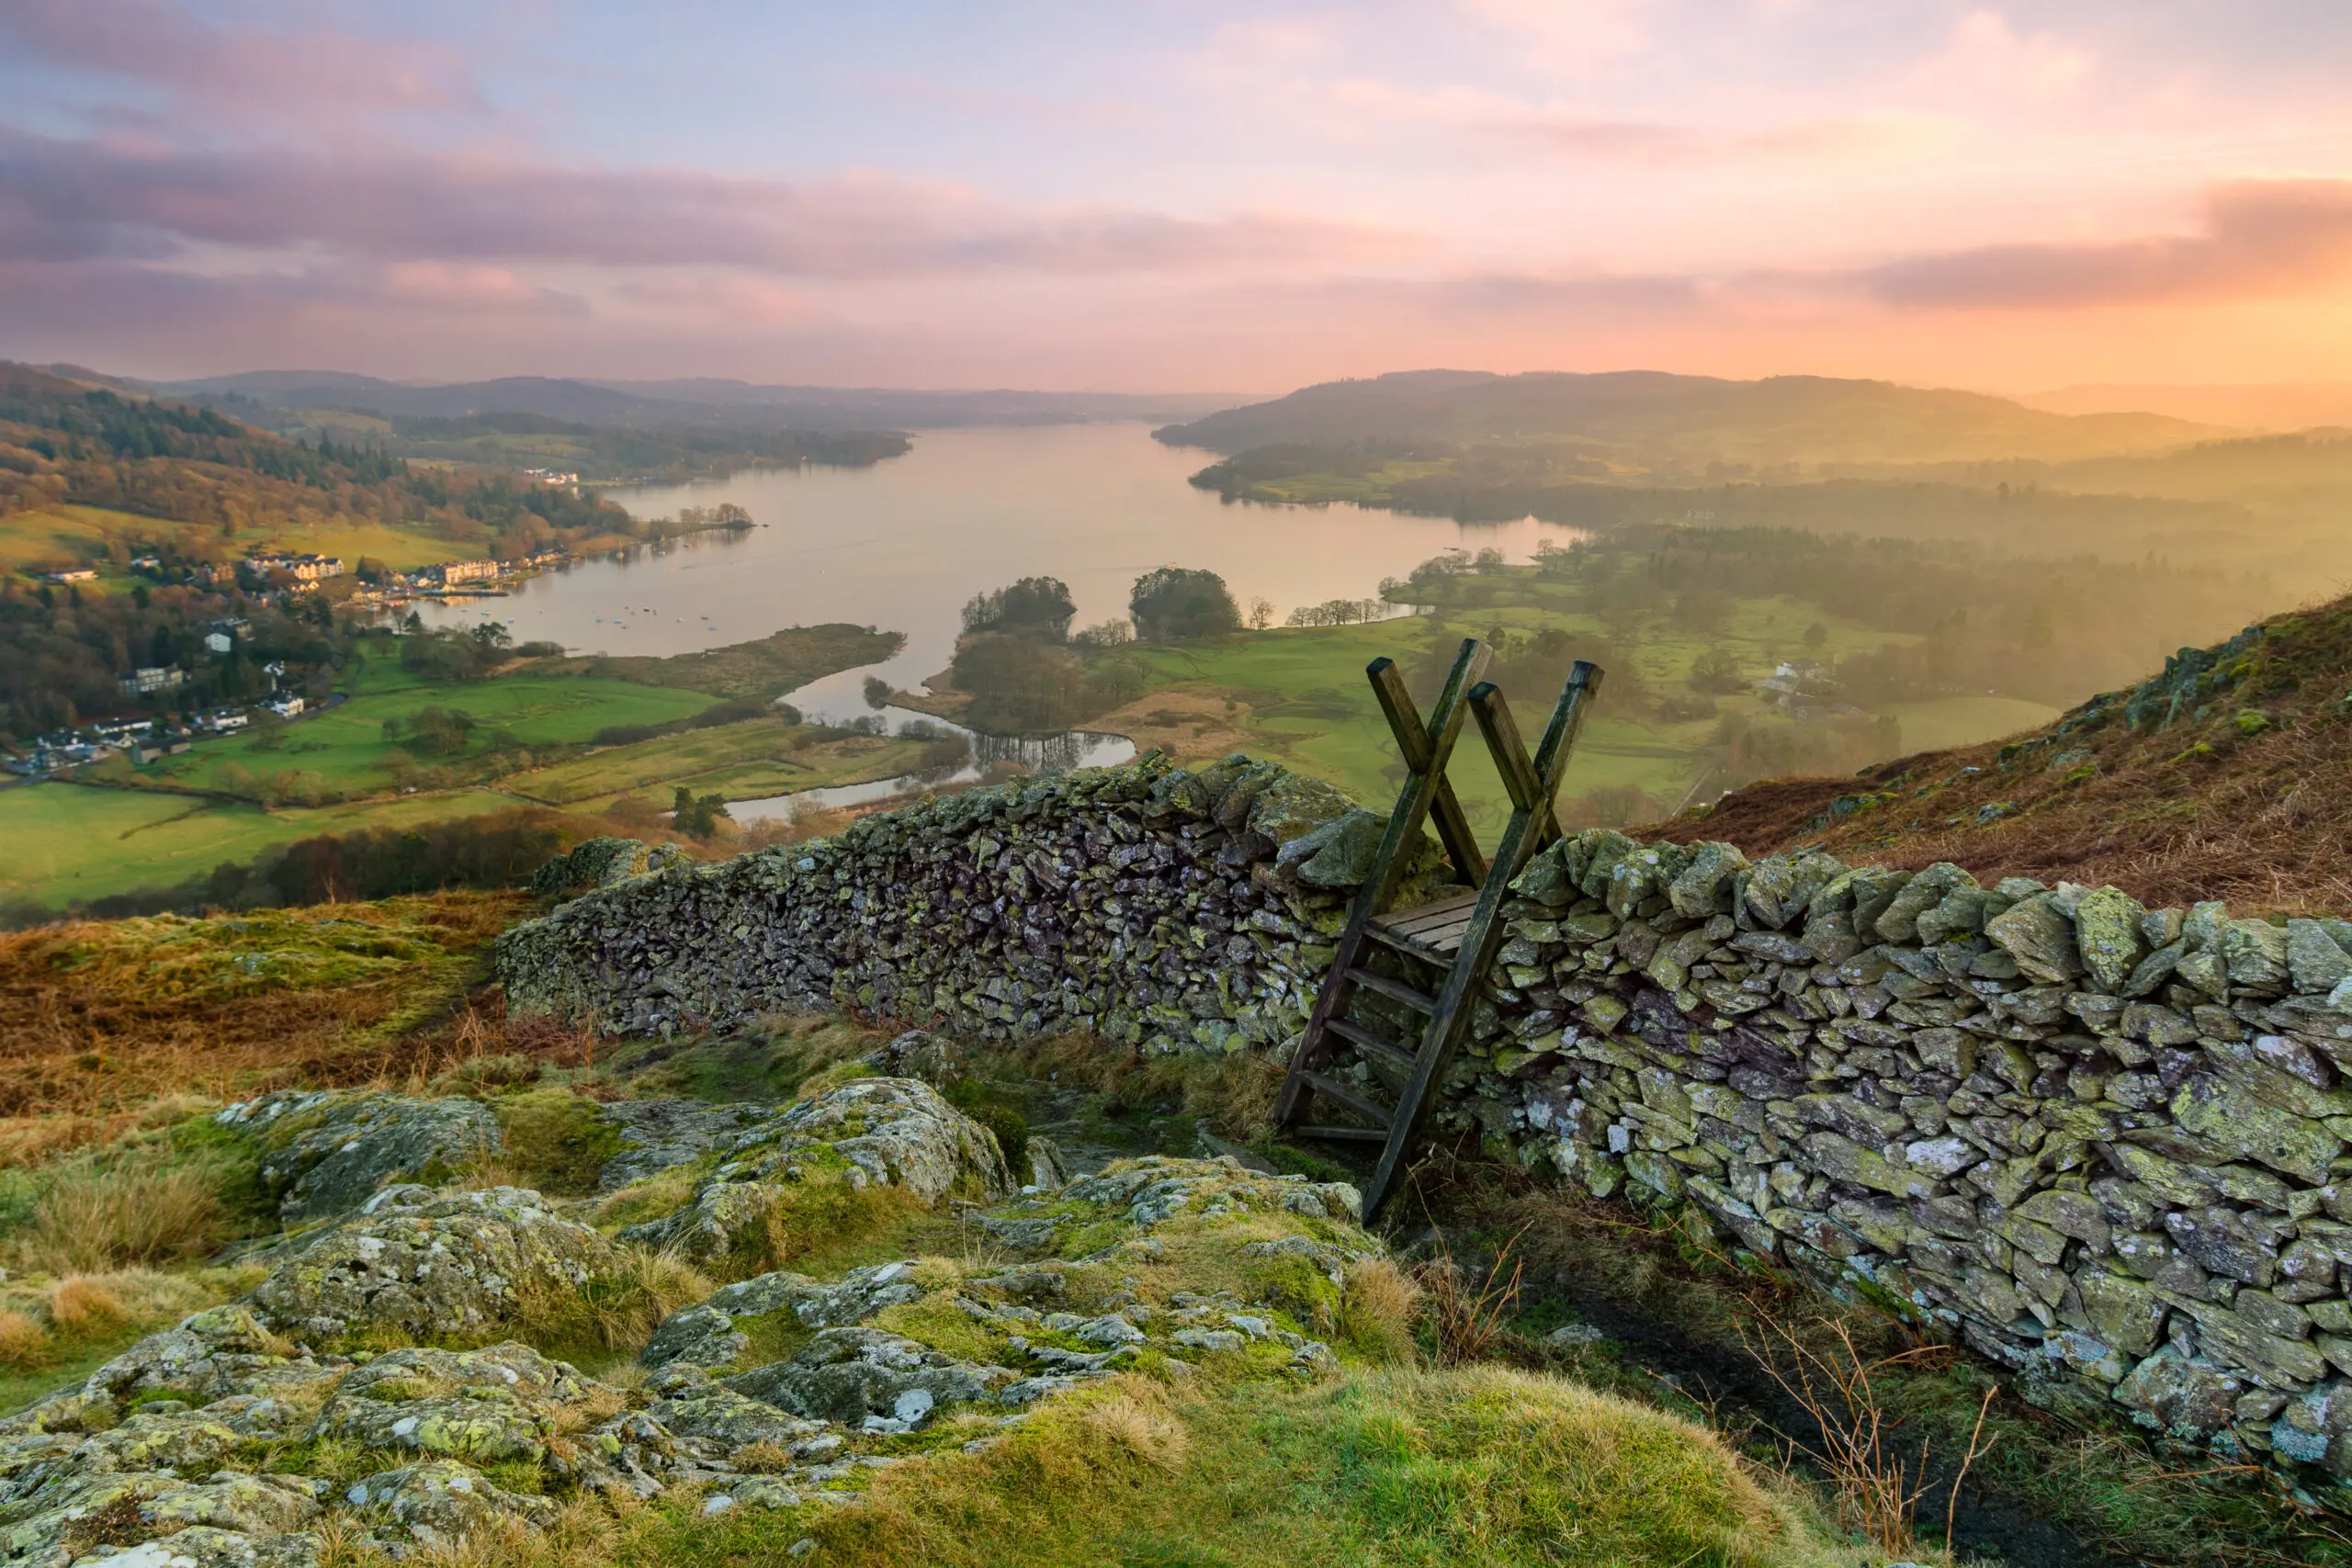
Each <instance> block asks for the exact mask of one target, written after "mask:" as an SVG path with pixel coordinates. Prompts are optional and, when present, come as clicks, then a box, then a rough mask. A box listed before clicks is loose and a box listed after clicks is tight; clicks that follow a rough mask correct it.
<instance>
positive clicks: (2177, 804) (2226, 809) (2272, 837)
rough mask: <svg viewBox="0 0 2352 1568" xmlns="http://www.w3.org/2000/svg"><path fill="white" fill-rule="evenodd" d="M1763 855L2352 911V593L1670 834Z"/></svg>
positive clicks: (1725, 809) (1773, 784)
mask: <svg viewBox="0 0 2352 1568" xmlns="http://www.w3.org/2000/svg"><path fill="white" fill-rule="evenodd" d="M1648 836H1650V837H1653V838H1661V839H1667V840H1676V841H1683V842H1688V841H1691V840H1697V839H1699V838H1702V837H1703V838H1708V839H1728V840H1732V841H1733V842H1735V843H1737V844H1738V845H1739V846H1740V847H1741V848H1742V849H1744V850H1746V851H1747V852H1748V853H1749V854H1750V855H1757V854H1762V853H1766V852H1770V851H1774V850H1781V849H1788V848H1792V847H1793V846H1797V845H1821V846H1826V847H1827V848H1829V849H1831V850H1833V851H1836V852H1839V853H1842V854H1845V855H1848V856H1860V857H1863V858H1867V859H1871V860H1875V861H1882V862H1884V863H1888V864H1893V865H1901V866H1912V867H1917V866H1924V865H1927V864H1928V863H1931V862H1935V861H1939V860H1940V861H1952V862H1956V863H1959V864H1961V865H1963V866H1965V867H1967V868H1968V870H1969V871H1971V872H1972V873H1973V874H1975V875H1976V877H1977V878H1978V879H1979V880H1980V881H1982V882H1984V883H1985V884H1987V885H1988V886H1989V885H1990V884H1991V883H1993V882H1994V881H1996V880H1997V879H1999V878H2001V877H2005V876H2033V877H2038V878H2041V880H2044V881H2056V880H2059V879H2061V878H2064V879H2065V880H2068V881H2073V882H2079V883H2086V884H2092V885H2096V884H2099V883H2113V884H2115V885H2116V886H2120V887H2122V888H2124V889H2125V890H2126V891H2128V892H2130V893H2132V894H2134V895H2135V896H2137V897H2141V898H2143V899H2145V900H2147V901H2149V902H2151V903H2159V902H2173V903H2189V902H2193V901H2195V900H2198V899H2201V898H2222V899H2227V900H2229V901H2230V902H2231V903H2233V905H2239V906H2243V907H2246V908H2269V909H2276V910H2290V911H2297V910H2327V911H2341V910H2343V909H2346V908H2352V860H2347V851H2352V597H2347V598H2343V599H2337V600H2335V601H2333V602H2331V603H2328V604H2322V605H2318V606H2316V607H2313V608H2310V609H2304V610H2299V611H2295V612H2292V613H2290V614H2287V615H2278V616H2274V617H2272V618H2271V619H2269V620H2267V621H2264V622H2262V623H2260V624H2259V625H2256V626H2249V627H2247V628H2246V629H2245V631H2243V632H2241V633H2239V634H2238V635H2237V636H2236V637H2232V638H2230V639H2229V640H2228V641H2227V642H2224V643H2222V644H2220V645H2218V646H2216V647H2212V648H2202V649H2181V650H2180V652H2178V653H2177V654H2176V655H2174V656H2173V657H2172V658H2171V659H2169V660H2165V668H2164V671H2162V672H2161V673H2159V674H2156V675H2154V676H2152V677H2150V678H2149V679H2148V680H2146V681H2144V682H2141V683H2140V684H2139V685H2137V686H2132V687H2129V688H2126V689H2124V690H2122V691H2119V692H2106V693H2102V694H2099V695H2098V696H2096V697H2093V698H2091V699H2090V700H2089V701H2088V702H2086V703H2084V704H2082V705H2080V706H2078V707H2075V708H2074V709H2073V710H2071V711H2070V712H2068V713H2066V714H2065V715H2064V716H2062V717H2060V718H2059V719H2057V720H2056V721H2055V722H2053V723H2052V724H2050V725H2049V726H2047V727H2045V728H2041V729H2038V730H2032V731H2029V732H2028V733H2026V734H2023V735H2020V736H2017V737H2014V738H2012V739H2009V740H2007V741H2006V742H1998V741H1996V742H1988V743H1986V744H1985V745H1982V746H1975V747H1969V748H1964V749H1961V750H1949V751H1936V752H1925V753H1921V754H1919V755H1916V756H1910V757H1904V758H1899V759H1897V760H1895V761H1890V762H1883V763H1881V764H1879V765H1877V766H1875V767H1871V768H1867V769H1865V770H1863V771H1862V773H1860V774H1859V775H1857V776H1856V777H1853V778H1798V779H1776V780H1769V781H1767V782H1765V783H1762V784H1753V785H1750V786H1749V787H1747V788H1746V789H1742V790H1736V791H1734V792H1733V793H1732V794H1730V795H1725V796H1724V798H1723V799H1722V800H1720V801H1718V802H1717V803H1716V804H1715V806H1714V807H1713V809H1712V810H1710V811H1707V812H1704V813H1692V814H1690V815H1686V816H1684V817H1682V818H1677V819H1675V820H1674V821H1672V822H1669V823H1665V824H1661V825H1660V826H1659V827H1657V829H1652V830H1651V831H1650V833H1649V835H1648Z"/></svg>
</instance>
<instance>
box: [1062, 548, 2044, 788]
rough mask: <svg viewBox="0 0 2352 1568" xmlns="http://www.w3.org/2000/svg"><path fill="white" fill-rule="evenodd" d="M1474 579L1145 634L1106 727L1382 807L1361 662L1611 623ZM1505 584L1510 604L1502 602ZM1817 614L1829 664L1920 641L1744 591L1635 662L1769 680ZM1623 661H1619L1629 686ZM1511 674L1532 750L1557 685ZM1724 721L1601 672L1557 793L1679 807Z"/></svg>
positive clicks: (1956, 730)
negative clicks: (1370, 600) (1250, 757)
mask: <svg viewBox="0 0 2352 1568" xmlns="http://www.w3.org/2000/svg"><path fill="white" fill-rule="evenodd" d="M1467 586H1469V587H1471V588H1472V589H1473V591H1474V592H1473V596H1474V597H1476V596H1477V595H1478V594H1479V593H1482V592H1489V591H1490V592H1491V596H1492V599H1493V600H1494V602H1493V603H1488V604H1476V605H1475V606H1464V605H1461V604H1453V605H1449V606H1448V607H1447V610H1446V612H1445V615H1444V617H1443V619H1442V620H1439V619H1436V618H1432V617H1426V616H1412V617H1400V618H1397V619H1395V620H1389V621H1381V622H1374V623H1373V624H1371V625H1366V626H1318V627H1295V628H1285V629H1281V630H1273V631H1265V632H1250V633H1241V634H1238V635H1236V636H1232V637H1215V638H1205V639H1203V640H1201V641H1197V642H1188V643H1178V644H1137V645H1135V646H1134V647H1133V649H1131V651H1132V652H1133V653H1134V654H1135V656H1136V657H1137V658H1139V659H1140V660H1142V661H1143V663H1144V664H1145V666H1146V668H1147V669H1148V671H1149V691H1148V694H1147V695H1146V696H1144V697H1143V698H1142V699H1141V700H1139V701H1137V702H1135V703H1131V704H1129V705H1127V706H1126V707H1125V708H1123V709H1121V710H1120V711H1119V713H1118V714H1116V715H1114V717H1113V721H1112V722H1111V723H1110V724H1109V725H1108V728H1122V729H1125V730H1126V731H1127V732H1129V733H1131V734H1133V735H1134V736H1135V737H1136V740H1137V742H1138V743H1139V744H1155V745H1160V746H1164V747H1166V748H1167V749H1169V750H1170V751H1172V752H1174V753H1176V754H1177V755H1179V756H1180V757H1183V758H1186V759H1188V760H1189V759H1196V758H1200V757H1205V756H1210V755H1216V754H1220V753H1222V752H1223V751H1227V750H1247V751H1250V752H1253V753H1257V754H1261V755H1265V756H1268V757H1272V758H1274V759H1276V760H1278V761H1282V762H1283V763H1285V764H1287V765H1289V766H1291V767H1294V768H1296V769H1298V770H1299V771H1300V772H1302V773H1312V774H1314V775H1316V776H1317V777H1320V778H1325V779H1329V781H1331V782H1332V783H1333V784H1338V785H1339V786H1340V788H1342V789H1344V790H1346V791H1347V792H1348V793H1349V794H1350V795H1353V796H1355V797H1356V798H1357V799H1359V800H1363V801H1366V802H1370V803H1374V804H1381V803H1385V802H1386V801H1387V800H1389V799H1390V798H1391V797H1393V795H1394V794H1395V792H1396V789H1397V783H1398V781H1399V779H1400V778H1401V769H1400V766H1399V763H1398V761H1397V751H1396V746H1395V743H1394V741H1392V740H1391V739H1390V738H1389V734H1388V729H1387V726H1386V724H1385V721H1384V720H1383V719H1382V718H1381V716H1380V712H1379V709H1378V707H1377V706H1376V705H1374V702H1373V698H1372V693H1371V689H1370V687H1369V686H1368V685H1367V684H1366V682H1365V680H1364V666H1365V665H1366V664H1368V663H1370V662H1371V661H1372V660H1374V659H1375V658H1378V657H1381V656H1382V655H1386V656H1388V657H1391V658H1394V659H1396V660H1398V661H1399V662H1400V663H1402V664H1404V665H1405V666H1406V667H1407V668H1408V670H1410V669H1419V668H1424V667H1426V666H1427V665H1429V664H1430V663H1432V662H1434V661H1436V660H1440V659H1442V658H1443V657H1445V656H1446V655H1449V654H1450V653H1451V652H1452V650H1453V647H1454V646H1455V645H1456V643H1457V641H1458V639H1459V638H1460V637H1462V636H1463V635H1464V633H1465V632H1466V633H1472V634H1474V635H1478V636H1483V637H1492V635H1493V634H1494V633H1496V632H1498V631H1499V632H1502V633H1504V634H1506V635H1509V634H1532V633H1536V632H1540V631H1543V630H1544V629H1547V628H1552V627H1557V628H1560V629H1563V630H1566V631H1570V632H1576V633H1583V634H1599V633H1600V631H1601V625H1600V621H1599V620H1598V619H1596V618H1595V617H1593V616H1591V615H1583V614H1579V613H1576V612H1573V611H1569V610H1566V609H1562V608H1554V607H1552V604H1553V603H1556V602H1558V601H1561V600H1565V599H1566V592H1565V591H1564V590H1558V589H1556V588H1555V586H1554V585H1552V584H1548V583H1544V582H1542V581H1536V580H1533V579H1532V578H1531V577H1530V576H1529V575H1528V574H1525V573H1515V574H1511V575H1510V576H1508V577H1504V578H1498V579H1495V580H1491V581H1482V580H1474V581H1471V582H1470V583H1469V584H1467ZM1507 595H1508V596H1510V598H1511V599H1512V600H1513V601H1515V602H1511V603H1505V602H1503V600H1504V599H1505V597H1506V596H1507ZM1816 624H1818V625H1820V626H1822V627H1823V629H1824V631H1825V632H1826V642H1825V643H1824V644H1823V645H1822V646H1821V647H1820V649H1818V650H1817V656H1818V657H1821V658H1824V659H1830V658H1835V657H1837V656H1838V655H1841V654H1846V653H1850V652H1856V651H1860V650H1865V649H1877V648H1879V647H1882V646H1883V645H1885V644H1887V643H1890V642H1909V641H1911V640H1913V639H1912V638H1910V637H1905V636H1902V635H1899V634H1894V633H1889V632H1885V631H1883V630H1879V629H1877V628H1874V627H1869V626H1860V625H1856V624H1854V623H1851V622H1848V621H1842V620H1839V619H1838V618H1836V617H1833V616H1826V615H1823V614H1822V613H1821V612H1820V611H1819V610H1818V609H1817V608H1816V607H1815V606H1814V605H1811V604H1804V602H1802V601H1799V600H1795V599H1792V598H1787V597H1778V598H1770V599H1747V600H1741V601H1737V602H1736V603H1735V604H1733V605H1732V606H1731V608H1730V611H1729V614H1728V615H1727V616H1726V617H1725V620H1724V625H1723V627H1722V630H1721V631H1720V633H1718V634H1717V635H1715V636H1713V637H1699V636H1695V635H1691V634H1689V633H1684V632H1678V631H1677V630H1676V629H1675V628H1674V627H1673V626H1670V625H1668V624H1666V623H1665V622H1664V621H1663V620H1662V619H1661V618H1652V619H1649V620H1645V621H1644V622H1643V623H1642V624H1641V626H1640V627H1639V631H1638V634H1637V637H1636V638H1635V641H1634V646H1633V651H1632V653H1631V654H1630V656H1629V657H1628V658H1627V659H1626V660H1625V663H1626V664H1628V665H1630V666H1631V669H1632V672H1633V673H1634V675H1636V676H1637V677H1638V678H1639V679H1640V681H1641V682H1643V683H1645V685H1647V686H1648V687H1649V688H1650V689H1651V690H1652V691H1653V692H1658V693H1686V692H1687V691H1688V689H1689V687H1688V682H1689V677H1690V674H1691V666H1692V664H1693V663H1694V662H1695V661H1696V660H1698V659H1699V657H1700V656H1701V655H1702V654H1703V653H1705V652H1706V651H1707V650H1708V649H1710V648H1723V649H1728V650H1729V651H1730V652H1731V653H1732V654H1733V656H1734V657H1735V658H1736V659H1737V660H1739V661H1740V665H1741V668H1742V671H1743V673H1744V674H1745V675H1746V676H1747V678H1749V679H1760V678H1762V677H1764V676H1767V675H1770V673H1771V672H1772V670H1773V667H1774V666H1775V664H1777V663H1778V662H1779V661H1780V660H1783V659H1787V658H1790V657H1792V656H1794V655H1797V654H1800V653H1802V652H1804V635H1805V632H1806V629H1807V628H1808V627H1810V626H1815V625H1816ZM1441 644H1442V648H1441V647H1440V645H1441ZM1625 672H1626V671H1624V670H1623V669H1622V668H1621V670H1620V671H1618V674H1619V678H1620V684H1621V688H1622V685H1623V676H1624V674H1625ZM1502 683H1503V686H1504V695H1505V696H1506V697H1508V698H1509V699H1510V703H1511V708H1512V713H1513V715H1514V716H1516V717H1517V718H1518V720H1519V726H1520V729H1521V734H1522V737H1523V738H1524V739H1525V740H1526V742H1527V744H1528V745H1529V746H1531V747H1532V746H1533V744H1534V743H1535V738H1536V736H1537V735H1538V734H1539V733H1540V732H1541V730H1542V728H1543V725H1544V720H1545V718H1546V717H1547V716H1549V714H1550V711H1551V706H1552V703H1553V701H1554V700H1555V698H1556V696H1557V695H1558V694H1557V692H1556V691H1553V690H1545V691H1533V690H1528V691H1521V690H1518V689H1515V688H1514V687H1513V686H1512V684H1511V682H1510V679H1509V677H1508V675H1506V676H1505V677H1504V678H1503V681H1502ZM1228 699H1229V700H1230V701H1231V702H1232V703H1233V704H1234V707H1233V708H1232V709H1231V710H1227V708H1226V707H1225V703H1226V702H1227V700H1228ZM1718 702H1719V706H1720V707H1721V709H1722V710H1723V711H1724V712H1726V713H1732V712H1737V713H1743V714H1747V715H1750V716H1759V718H1760V715H1761V710H1760V708H1759V705H1758V704H1757V703H1756V702H1755V700H1754V699H1752V698H1750V697H1747V696H1746V695H1733V696H1726V697H1724V698H1721V699H1719V700H1718ZM1883 711H1886V712H1891V713H1894V714H1895V715H1896V716H1898V717H1899V718H1900V719H1901V721H1902V725H1903V731H1902V734H1903V742H1902V744H1903V749H1904V750H1922V749H1938V748H1942V747H1949V746H1956V745H1963V744H1970V743H1973V742H1975V741H1979V740H1985V739H1993V738H1995V737H1997V736H2002V735H2007V734H2009V733H2011V732H2013V731H2016V730H2018V729H2023V728H2030V727H2032V726H2035V725H2038V724H2041V723H2043V722H2044V721H2046V720H2047V719H2049V718H2050V717H2052V710H2051V709H2049V708H2046V707H2043V706H2041V705H2038V704H2034V703H2029V702H2022V701H2019V700H2018V699H2015V698H2009V697H1997V696H1971V697H1951V698H1946V699H1943V700H1940V701H1936V702H1918V703H1905V704H1900V705H1894V706H1891V707H1889V708H1887V709H1885V710H1883ZM1228 715H1229V716H1228ZM1763 722H1770V723H1783V724H1784V723H1785V721H1784V720H1763ZM1716 728H1717V721H1716V720H1715V719H1713V718H1697V719H1691V720H1688V721H1684V722H1666V721H1662V720H1659V719H1657V718H1654V717H1653V718H1640V717H1636V716H1632V715H1630V714H1629V713H1627V711H1626V705H1625V704H1624V702H1623V699H1619V700H1618V702H1616V703H1615V704H1613V705H1612V702H1611V695H1610V689H1609V687H1608V686H1607V684H1606V683H1605V682H1604V684H1603V687H1602V691H1601V696H1600V703H1599V705H1597V707H1596V708H1595V710H1594V712H1593V714H1592V716H1590V717H1589V719H1588V720H1587V722H1586V725H1585V728H1584V730H1583V732H1582V736H1581V738H1580V739H1579V741H1578V743H1577V751H1576V755H1575V757H1574V759H1573V761H1571V763H1570V765H1569V769H1568V772H1567V775H1566V779H1565V780H1564V781H1563V783H1562V785H1561V794H1562V795H1563V796H1565V797H1566V798H1570V799H1573V798H1575V797H1577V796H1580V795H1591V794H1593V793H1595V792H1597V791H1600V790H1608V789H1618V788H1623V787H1624V786H1628V785H1630V786H1633V787H1634V788H1638V789H1640V790H1641V791H1642V792H1643V793H1644V794H1645V795H1647V796H1648V797H1649V798H1650V800H1651V801H1653V802H1655V803H1657V805H1658V806H1659V807H1661V808H1662V809H1667V810H1671V809H1673V808H1675V807H1678V806H1679V804H1680V803H1681V801H1682V800H1683V797H1684V796H1685V795H1686V794H1687V793H1688V792H1689V790H1690V789H1691V785H1692V784H1693V783H1694V781H1695V779H1696V777H1697V773H1698V771H1699V766H1700V759H1701V756H1702V752H1703V751H1704V750H1706V749H1707V748H1708V747H1709V745H1710V744H1711V743H1712V742H1713V740H1714V739H1715V735H1716ZM1455 756H1456V762H1455V765H1454V770H1453V778H1454V787H1455V789H1456V791H1457V792H1458V793H1459V794H1460V795H1461V796H1462V798H1463V802H1464V807H1465V809H1467V810H1468V812H1469V813H1470V816H1471V818H1472V820H1473V821H1474V822H1476V823H1477V824H1478V825H1479V826H1480V827H1482V828H1484V829H1488V830H1490V831H1491V830H1492V829H1496V828H1498V827H1499V825H1500V824H1501V822H1502V820H1503V818H1504V817H1505V816H1506V815H1507V814H1508V804H1507V800H1506V797H1505V795H1504V793H1503V788H1502V783H1501V780H1500V779H1499V778H1498V776H1497V774H1496V773H1495V771H1494V768H1493V764H1492V763H1491V762H1490V761H1488V759H1487V750H1486V747H1485V745H1484V744H1483V743H1482V742H1481V741H1480V739H1479V738H1478V732H1477V730H1476V727H1475V726H1473V727H1471V728H1466V729H1465V730H1464V738H1463V739H1462V741H1461V743H1460V748H1459V750H1457V751H1456V753H1455Z"/></svg>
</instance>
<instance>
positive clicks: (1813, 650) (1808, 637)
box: [1804, 621, 1829, 654]
mask: <svg viewBox="0 0 2352 1568" xmlns="http://www.w3.org/2000/svg"><path fill="white" fill-rule="evenodd" d="M1828 641H1829V628H1828V627H1827V626H1823V625H1822V624H1821V623H1820V622H1819V621H1815V622H1814V623H1813V625H1811V626H1807V627H1805V629H1804V650H1805V652H1807V653H1809V654H1818V653H1820V651H1821V649H1822V648H1823V647H1824V645H1826V643H1827V642H1828Z"/></svg>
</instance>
